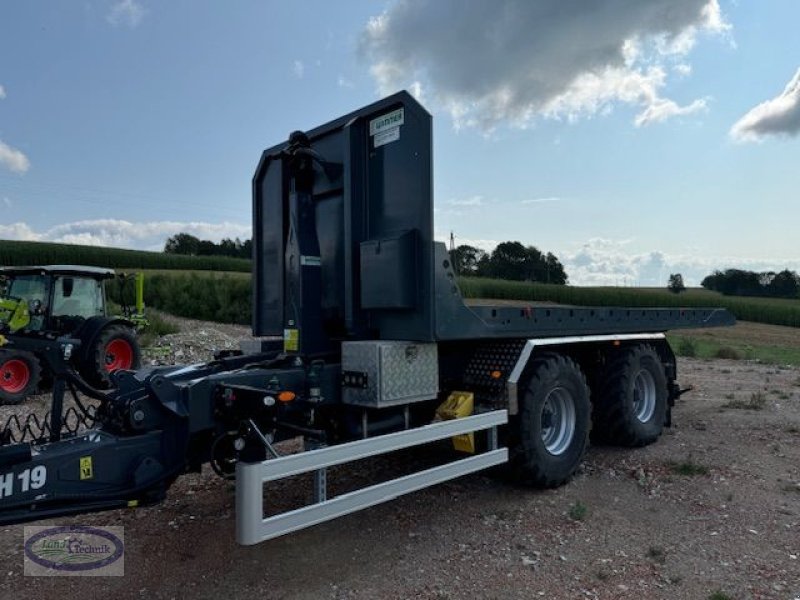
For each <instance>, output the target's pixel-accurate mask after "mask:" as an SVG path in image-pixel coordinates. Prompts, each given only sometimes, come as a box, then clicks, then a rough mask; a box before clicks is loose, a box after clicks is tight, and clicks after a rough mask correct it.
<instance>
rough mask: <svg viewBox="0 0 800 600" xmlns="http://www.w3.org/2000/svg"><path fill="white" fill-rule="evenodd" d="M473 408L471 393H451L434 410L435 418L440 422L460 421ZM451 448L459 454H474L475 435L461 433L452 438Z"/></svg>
mask: <svg viewBox="0 0 800 600" xmlns="http://www.w3.org/2000/svg"><path fill="white" fill-rule="evenodd" d="M474 407H475V394H473V393H472V392H451V394H450V395H449V396H448V397H447V400H445V401H444V402H442V404H441V405H440V406H439V408H437V409H436V416H437V417H439V418H440V419H442V421H449V420H450V419H460V418H462V417H468V416H470V415H471V414H472V411H473V410H474ZM452 439H453V448H455V449H456V450H458V451H459V452H469V453H471V454H474V453H475V434H474V433H462V434H461V435H454V436H453V438H452Z"/></svg>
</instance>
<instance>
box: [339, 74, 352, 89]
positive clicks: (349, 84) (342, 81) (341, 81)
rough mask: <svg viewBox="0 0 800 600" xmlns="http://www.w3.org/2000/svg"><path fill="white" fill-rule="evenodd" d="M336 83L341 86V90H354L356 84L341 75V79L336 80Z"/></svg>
mask: <svg viewBox="0 0 800 600" xmlns="http://www.w3.org/2000/svg"><path fill="white" fill-rule="evenodd" d="M336 83H337V84H338V85H339V87H340V88H353V87H355V84H354V83H353V82H352V81H350V80H349V79H347V78H346V77H345V76H344V75H339V79H337V80H336Z"/></svg>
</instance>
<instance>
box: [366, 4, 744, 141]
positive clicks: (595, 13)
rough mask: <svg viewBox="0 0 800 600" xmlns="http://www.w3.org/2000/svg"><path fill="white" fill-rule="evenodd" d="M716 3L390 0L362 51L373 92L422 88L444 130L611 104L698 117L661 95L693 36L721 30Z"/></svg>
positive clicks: (646, 113)
mask: <svg viewBox="0 0 800 600" xmlns="http://www.w3.org/2000/svg"><path fill="white" fill-rule="evenodd" d="M729 28H730V27H729V25H727V23H725V21H724V19H723V17H722V14H721V12H720V7H719V4H718V0H639V1H637V2H629V1H627V0H606V1H604V2H597V3H592V5H591V7H587V6H586V5H585V4H584V3H581V2H573V3H564V2H563V0H537V1H536V2H531V1H529V0H508V1H507V2H503V3H497V2H494V1H492V0H482V1H479V0H476V1H474V2H470V3H468V4H464V3H462V2H461V1H460V0H403V1H400V0H395V1H394V2H392V3H391V4H390V6H389V8H388V9H386V11H385V12H384V13H383V14H381V15H379V16H377V17H373V18H372V19H370V21H369V23H368V25H367V27H366V29H365V31H364V33H363V36H362V40H361V51H362V54H363V55H364V56H365V57H366V58H367V59H368V60H369V61H370V62H371V73H372V75H373V77H374V78H375V80H376V82H377V84H378V87H379V91H380V92H381V93H382V94H386V93H391V92H394V91H396V90H397V89H399V88H403V87H412V86H413V88H414V89H415V90H416V91H417V92H419V91H421V89H422V88H423V86H424V89H425V91H426V95H428V96H429V97H430V98H431V99H432V100H433V101H434V102H435V103H436V104H437V105H438V106H441V107H444V108H445V109H446V110H447V111H448V112H449V113H450V115H451V116H452V118H453V121H454V124H455V126H456V127H457V128H458V127H463V126H477V127H481V128H483V129H485V130H491V129H493V128H494V127H496V126H497V125H499V124H501V123H507V124H511V125H513V126H517V127H526V126H528V125H530V124H531V123H532V122H533V121H534V120H535V119H536V118H538V117H550V118H567V119H570V120H572V119H577V118H581V117H586V116H592V115H594V114H598V113H599V114H605V113H606V112H608V111H610V110H611V109H612V108H613V106H614V105H616V104H618V103H622V104H629V105H633V106H636V107H638V108H639V110H640V113H639V116H638V117H637V118H636V123H637V125H646V124H650V123H655V122H659V121H663V120H665V119H667V118H669V117H673V116H677V115H686V114H689V113H693V112H697V111H699V110H702V109H704V108H705V106H706V101H705V100H704V99H701V100H695V101H693V102H690V103H688V104H687V105H685V106H683V105H679V104H678V103H677V102H675V101H674V100H671V99H669V98H665V97H663V96H662V93H663V90H664V88H665V86H666V83H667V76H666V73H667V68H668V67H669V66H670V65H673V64H680V65H683V66H682V67H681V69H682V70H684V71H685V69H686V67H687V66H688V65H686V62H685V58H686V56H687V54H688V53H689V52H690V51H691V50H692V48H693V47H694V45H695V44H696V42H697V39H698V37H699V36H700V35H701V34H703V33H716V34H723V33H725V32H727V31H728V30H729Z"/></svg>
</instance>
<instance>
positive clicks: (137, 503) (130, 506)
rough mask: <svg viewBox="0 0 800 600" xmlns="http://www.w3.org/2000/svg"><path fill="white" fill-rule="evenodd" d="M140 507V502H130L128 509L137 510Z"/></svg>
mask: <svg viewBox="0 0 800 600" xmlns="http://www.w3.org/2000/svg"><path fill="white" fill-rule="evenodd" d="M137 506H139V501H138V500H128V508H136V507H137Z"/></svg>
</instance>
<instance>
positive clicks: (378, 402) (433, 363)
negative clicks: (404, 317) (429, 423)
mask: <svg viewBox="0 0 800 600" xmlns="http://www.w3.org/2000/svg"><path fill="white" fill-rule="evenodd" d="M436 348H437V347H436V344H417V343H414V342H394V341H374V342H373V341H368V342H344V343H343V344H342V385H343V394H342V399H343V401H344V403H345V404H355V405H358V406H366V407H370V408H383V407H386V406H396V405H398V404H408V403H411V402H418V401H420V400H431V399H433V398H436V395H437V394H438V393H439V361H438V353H437V349H436Z"/></svg>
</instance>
